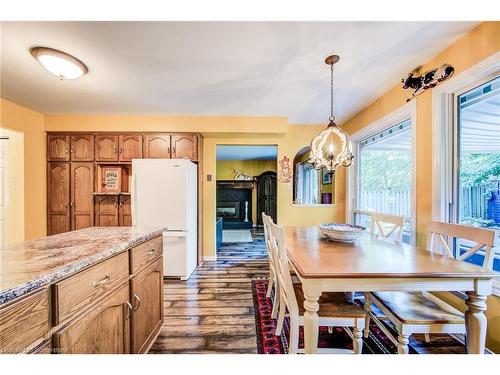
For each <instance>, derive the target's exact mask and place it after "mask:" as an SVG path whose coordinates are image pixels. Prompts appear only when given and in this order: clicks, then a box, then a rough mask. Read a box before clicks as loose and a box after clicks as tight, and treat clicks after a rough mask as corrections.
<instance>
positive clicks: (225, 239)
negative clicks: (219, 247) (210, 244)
mask: <svg viewBox="0 0 500 375" xmlns="http://www.w3.org/2000/svg"><path fill="white" fill-rule="evenodd" d="M249 242H253V239H252V233H251V232H250V229H227V230H223V231H222V243H249Z"/></svg>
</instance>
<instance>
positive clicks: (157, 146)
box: [144, 134, 170, 159]
mask: <svg viewBox="0 0 500 375" xmlns="http://www.w3.org/2000/svg"><path fill="white" fill-rule="evenodd" d="M144 153H145V156H146V158H149V159H170V134H148V135H146V137H145V139H144Z"/></svg>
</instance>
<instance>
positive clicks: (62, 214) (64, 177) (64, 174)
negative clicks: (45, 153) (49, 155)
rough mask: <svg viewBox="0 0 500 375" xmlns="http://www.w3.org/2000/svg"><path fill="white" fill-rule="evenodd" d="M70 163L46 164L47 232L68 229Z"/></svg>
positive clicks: (61, 231) (69, 221)
mask: <svg viewBox="0 0 500 375" xmlns="http://www.w3.org/2000/svg"><path fill="white" fill-rule="evenodd" d="M70 202H71V200H70V163H67V162H66V163H64V162H63V163H60V162H50V163H48V164H47V231H48V234H49V235H51V234H57V233H63V232H67V231H69V230H70V228H71V226H70V224H71V220H70V218H71V216H70Z"/></svg>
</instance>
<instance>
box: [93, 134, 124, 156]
mask: <svg viewBox="0 0 500 375" xmlns="http://www.w3.org/2000/svg"><path fill="white" fill-rule="evenodd" d="M95 160H96V161H118V136H117V135H106V134H105V135H96V137H95Z"/></svg>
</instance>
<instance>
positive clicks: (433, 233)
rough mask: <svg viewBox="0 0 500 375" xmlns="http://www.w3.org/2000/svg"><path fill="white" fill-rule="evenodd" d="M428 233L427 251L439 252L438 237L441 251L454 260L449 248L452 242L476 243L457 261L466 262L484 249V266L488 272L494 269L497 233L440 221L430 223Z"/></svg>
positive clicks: (459, 256) (458, 257)
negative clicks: (456, 240)
mask: <svg viewBox="0 0 500 375" xmlns="http://www.w3.org/2000/svg"><path fill="white" fill-rule="evenodd" d="M427 231H428V240H427V250H429V251H433V252H435V251H436V250H437V249H436V243H435V238H436V237H437V238H438V239H439V242H440V249H441V250H444V252H445V255H447V256H449V257H452V258H453V251H452V250H451V249H450V246H449V244H450V243H451V240H452V239H454V238H455V239H462V240H466V241H470V242H473V243H475V244H474V246H472V247H471V248H470V249H468V250H467V251H466V252H465V253H463V254H458V255H457V256H456V259H457V260H466V259H468V258H470V257H471V256H473V255H474V254H476V253H477V252H478V251H480V250H481V249H483V248H484V252H485V255H484V261H483V265H482V266H483V268H484V269H486V270H491V269H493V260H494V255H495V254H494V248H493V246H494V244H495V231H493V230H490V229H485V228H477V227H473V226H469V225H463V224H451V223H442V222H438V221H431V222H429V224H428V227H427Z"/></svg>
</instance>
